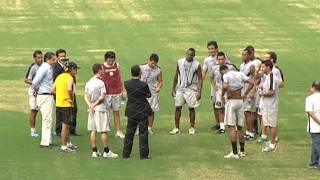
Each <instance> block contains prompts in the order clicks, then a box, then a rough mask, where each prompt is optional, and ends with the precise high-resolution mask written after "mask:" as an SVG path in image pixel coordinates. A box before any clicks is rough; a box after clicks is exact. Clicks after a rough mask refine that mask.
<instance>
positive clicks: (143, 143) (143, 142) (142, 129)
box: [139, 119, 149, 159]
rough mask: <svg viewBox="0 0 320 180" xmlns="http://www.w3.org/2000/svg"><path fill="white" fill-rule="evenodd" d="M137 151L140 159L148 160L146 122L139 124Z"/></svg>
mask: <svg viewBox="0 0 320 180" xmlns="http://www.w3.org/2000/svg"><path fill="white" fill-rule="evenodd" d="M139 149H140V159H147V158H149V140H148V120H147V119H143V120H142V121H140V122H139Z"/></svg>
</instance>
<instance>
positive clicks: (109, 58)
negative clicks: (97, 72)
mask: <svg viewBox="0 0 320 180" xmlns="http://www.w3.org/2000/svg"><path fill="white" fill-rule="evenodd" d="M104 60H105V62H104V63H103V65H104V66H103V68H104V78H103V81H104V83H105V85H106V90H107V95H106V101H107V104H108V106H110V108H111V109H112V111H113V118H114V124H115V127H116V134H115V137H119V138H121V139H123V138H124V134H123V132H122V130H121V123H120V106H121V97H122V96H123V95H124V93H125V92H124V87H123V82H122V78H121V71H120V65H119V63H117V62H116V54H115V53H114V52H113V51H107V52H106V53H105V55H104Z"/></svg>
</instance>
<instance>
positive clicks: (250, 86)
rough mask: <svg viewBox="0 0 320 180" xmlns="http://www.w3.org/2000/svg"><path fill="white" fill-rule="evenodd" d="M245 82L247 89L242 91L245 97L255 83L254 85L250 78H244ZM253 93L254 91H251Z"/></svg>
mask: <svg viewBox="0 0 320 180" xmlns="http://www.w3.org/2000/svg"><path fill="white" fill-rule="evenodd" d="M245 83H248V84H249V87H248V89H247V90H246V91H245V92H244V96H245V97H247V96H248V94H249V93H250V91H251V90H252V88H254V89H255V85H254V80H252V79H248V80H246V81H245ZM253 94H254V93H253Z"/></svg>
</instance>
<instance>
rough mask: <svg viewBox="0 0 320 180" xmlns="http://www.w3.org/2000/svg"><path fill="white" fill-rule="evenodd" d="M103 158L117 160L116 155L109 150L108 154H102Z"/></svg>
mask: <svg viewBox="0 0 320 180" xmlns="http://www.w3.org/2000/svg"><path fill="white" fill-rule="evenodd" d="M103 157H104V158H111V159H112V158H117V157H118V154H116V153H113V152H112V151H110V150H109V152H108V153H106V152H104V153H103Z"/></svg>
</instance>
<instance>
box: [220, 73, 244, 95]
mask: <svg viewBox="0 0 320 180" xmlns="http://www.w3.org/2000/svg"><path fill="white" fill-rule="evenodd" d="M247 80H249V77H248V76H246V75H245V74H244V73H243V72H238V71H228V72H227V73H226V74H224V75H223V82H225V83H228V87H229V89H230V90H233V91H235V90H240V89H242V88H243V86H244V83H245V81H247Z"/></svg>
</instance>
